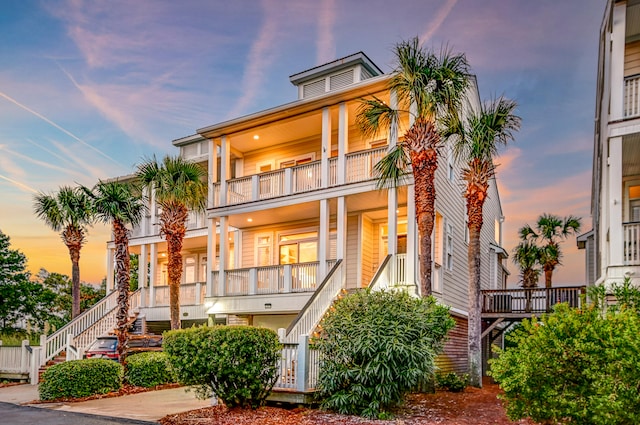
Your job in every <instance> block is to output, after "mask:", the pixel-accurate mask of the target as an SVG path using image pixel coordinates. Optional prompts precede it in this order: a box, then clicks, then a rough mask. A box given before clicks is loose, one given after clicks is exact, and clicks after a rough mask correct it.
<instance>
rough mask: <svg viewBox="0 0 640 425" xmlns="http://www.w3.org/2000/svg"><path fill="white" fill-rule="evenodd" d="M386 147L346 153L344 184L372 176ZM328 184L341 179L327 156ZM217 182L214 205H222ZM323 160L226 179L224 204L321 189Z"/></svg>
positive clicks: (335, 166)
mask: <svg viewBox="0 0 640 425" xmlns="http://www.w3.org/2000/svg"><path fill="white" fill-rule="evenodd" d="M385 153H386V148H377V149H369V150H364V151H359V152H353V153H350V154H347V155H345V171H344V173H345V176H344V181H345V183H356V182H361V181H366V180H371V179H373V178H374V174H373V168H374V166H375V164H376V163H377V162H378V161H380V159H381V158H382V157H383V156H384V155H385ZM328 167H329V172H328V176H329V179H328V182H327V186H328V187H330V186H336V185H338V184H340V183H339V182H341V181H342V179H341V178H340V177H339V176H338V174H339V173H338V158H336V157H333V158H329V162H328ZM221 186H222V185H221V184H220V183H214V184H213V205H214V207H220V206H223V202H222V200H221V196H220V188H221ZM322 187H323V184H322V161H315V162H310V163H307V164H302V165H298V166H295V167H290V168H284V169H281V170H276V171H269V172H266V173H261V174H254V175H252V176H246V177H239V178H236V179H231V180H229V181H228V182H227V194H226V195H227V196H226V204H224V205H237V204H242V203H245V202H252V201H258V200H262V199H271V198H275V197H278V196H283V195H290V194H292V193H301V192H309V191H312V190H316V189H321V188H322Z"/></svg>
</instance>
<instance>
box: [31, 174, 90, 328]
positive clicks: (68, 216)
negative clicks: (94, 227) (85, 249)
mask: <svg viewBox="0 0 640 425" xmlns="http://www.w3.org/2000/svg"><path fill="white" fill-rule="evenodd" d="M33 209H34V212H35V214H36V216H37V217H38V218H40V219H41V220H43V221H44V222H45V224H46V225H47V226H49V227H50V228H51V229H53V230H54V231H56V232H60V231H61V232H62V233H61V237H62V241H63V242H64V244H65V245H66V246H67V249H68V250H69V256H70V257H71V281H72V285H73V286H72V291H71V292H72V297H73V302H72V307H71V318H72V319H73V318H75V317H76V316H78V315H79V314H80V250H81V249H82V245H84V243H85V241H86V233H87V226H89V225H91V223H92V221H93V216H92V211H91V200H90V199H89V197H88V196H87V195H86V193H84V191H82V190H81V189H80V188H78V187H76V188H73V187H69V186H62V187H60V190H59V191H58V193H54V194H45V193H42V192H40V193H38V194H36V195H35V196H34V206H33Z"/></svg>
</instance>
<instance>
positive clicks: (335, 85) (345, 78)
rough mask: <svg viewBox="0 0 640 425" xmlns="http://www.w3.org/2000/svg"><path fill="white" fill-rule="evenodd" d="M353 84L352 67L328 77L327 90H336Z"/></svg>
mask: <svg viewBox="0 0 640 425" xmlns="http://www.w3.org/2000/svg"><path fill="white" fill-rule="evenodd" d="M349 84H353V69H350V70H349V71H346V72H342V73H340V74H336V75H332V76H331V77H329V90H337V89H340V88H342V87H345V86H348V85H349Z"/></svg>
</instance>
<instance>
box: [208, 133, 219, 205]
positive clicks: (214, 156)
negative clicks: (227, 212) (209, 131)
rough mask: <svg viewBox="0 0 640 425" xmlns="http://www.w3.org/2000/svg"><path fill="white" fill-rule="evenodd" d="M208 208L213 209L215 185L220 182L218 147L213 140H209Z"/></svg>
mask: <svg viewBox="0 0 640 425" xmlns="http://www.w3.org/2000/svg"><path fill="white" fill-rule="evenodd" d="M207 174H208V180H207V206H208V208H213V207H214V203H213V200H214V199H215V193H214V192H213V184H214V183H216V182H217V180H218V145H216V144H215V143H214V142H213V140H209V161H208V162H207Z"/></svg>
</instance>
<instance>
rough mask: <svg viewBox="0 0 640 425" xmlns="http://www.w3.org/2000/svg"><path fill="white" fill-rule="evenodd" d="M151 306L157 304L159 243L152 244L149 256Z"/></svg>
mask: <svg viewBox="0 0 640 425" xmlns="http://www.w3.org/2000/svg"><path fill="white" fill-rule="evenodd" d="M149 275H150V279H149V307H155V305H156V286H157V285H158V244H157V243H152V244H151V255H150V258H149Z"/></svg>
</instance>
